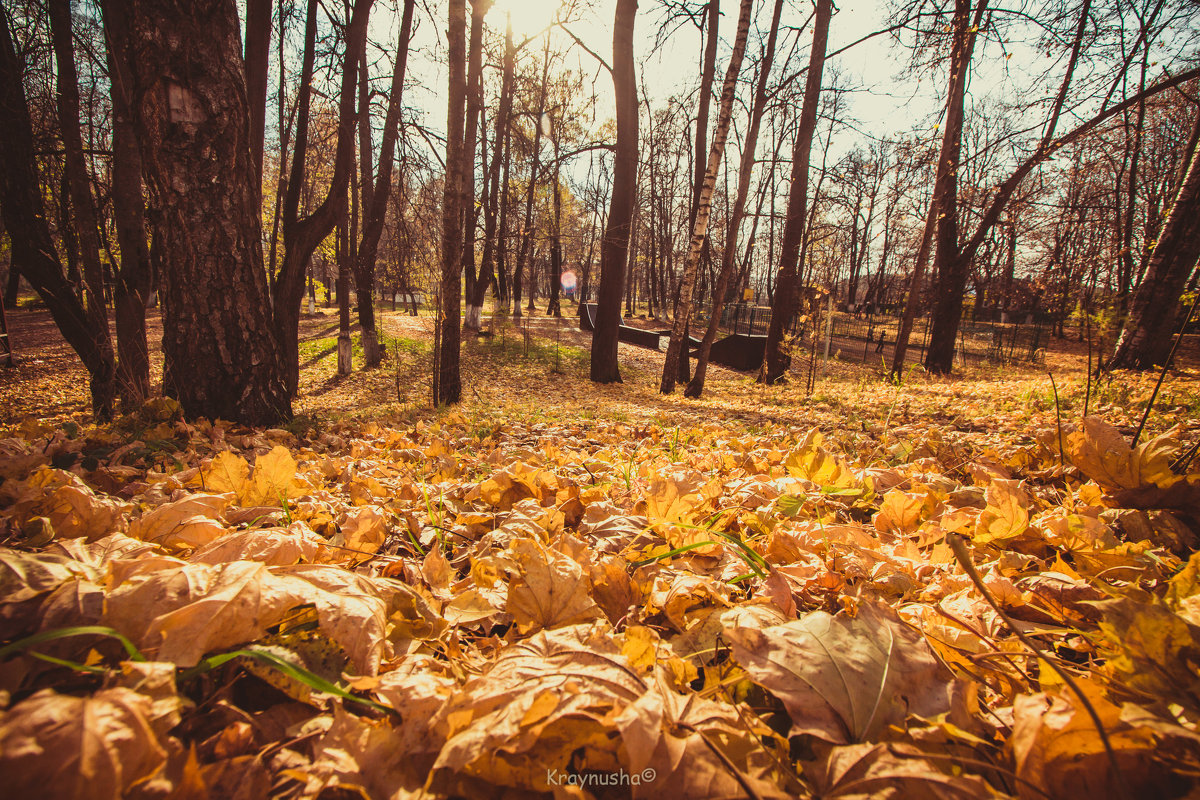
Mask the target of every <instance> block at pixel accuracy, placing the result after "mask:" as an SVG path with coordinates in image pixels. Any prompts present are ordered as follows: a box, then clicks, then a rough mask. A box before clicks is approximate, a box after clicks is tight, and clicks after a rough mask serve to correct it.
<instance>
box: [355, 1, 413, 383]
mask: <svg viewBox="0 0 1200 800" xmlns="http://www.w3.org/2000/svg"><path fill="white" fill-rule="evenodd" d="M415 7H416V0H404V13H403V16H402V18H401V21H400V36H399V38H398V39H397V41H396V66H395V68H394V69H393V71H392V87H391V92H390V93H389V95H388V107H387V114H386V116H385V117H384V121H383V142H382V144H381V145H380V150H379V169H378V170H377V173H378V174H377V175H376V176H375V183H374V186H373V188H372V189H371V192H370V203H369V204H368V203H366V202H365V201H364V203H363V223H362V241H361V242H360V243H359V246H358V258H357V259H355V262H354V264H355V267H354V272H355V283H356V284H357V287H358V319H359V323H360V324H361V327H362V338H363V356H364V359H365V361H366V366H367V367H368V368H370V367H373V366H375V365H377V364H378V363H379V361H380V359H381V358H382V356H383V351H382V349H381V348H380V346H379V333H378V331H377V330H376V327H375V307H374V305H373V301H374V298H375V259H376V257H377V256H378V253H379V239H380V237H381V236H382V235H383V225H384V222H385V221H386V219H387V204H388V200H389V198H390V197H391V191H392V169H393V166H394V163H393V162H394V161H395V160H396V141H397V139H398V137H399V131H400V109H401V108H402V107H403V105H402V102H401V101H402V98H403V97H404V75H405V72H406V71H407V68H408V45H409V41H410V39H411V38H412V21H413V11H414V9H415Z"/></svg>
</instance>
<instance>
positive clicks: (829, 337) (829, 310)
mask: <svg viewBox="0 0 1200 800" xmlns="http://www.w3.org/2000/svg"><path fill="white" fill-rule="evenodd" d="M827 297H828V298H829V302H828V303H826V304H825V360H824V361H822V362H821V379H822V380H824V378H825V372H826V371H827V370H828V369H829V345H830V344H831V343H832V342H833V292H830V293H829V294H828V295H827Z"/></svg>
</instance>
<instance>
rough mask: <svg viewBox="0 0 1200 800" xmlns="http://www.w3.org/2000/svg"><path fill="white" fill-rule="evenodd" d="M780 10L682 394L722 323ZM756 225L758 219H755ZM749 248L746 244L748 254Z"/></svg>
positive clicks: (704, 366) (779, 6)
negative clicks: (704, 324)
mask: <svg viewBox="0 0 1200 800" xmlns="http://www.w3.org/2000/svg"><path fill="white" fill-rule="evenodd" d="M782 13H783V0H775V10H774V11H773V12H772V14H771V28H770V32H769V33H768V34H767V49H766V52H765V53H764V54H763V58H762V63H761V64H759V69H758V81H757V83H756V85H755V88H754V103H753V105H752V106H751V108H750V126H749V128H747V130H746V142H745V144H744V145H743V147H742V163H741V165H740V166H739V167H738V187H737V197H736V198H735V199H734V203H733V210H732V211H731V212H730V214H729V225H728V228H727V231H726V234H725V250H724V252H723V253H722V254H721V271H720V273H719V274H718V275H717V280H716V282H715V283H714V284H713V291H712V314H711V315H710V316H709V320H708V327H707V328H706V329H705V331H704V338H703V339H701V341H700V347H699V349H698V351H697V353H696V371H695V373H693V375H692V379H691V380H690V381H689V382H688V385H687V389H686V390H684V394H685V395H686V396H687V397H699V396H700V395H701V394H702V393H703V392H704V380H705V377H706V376H707V375H708V359H709V355H710V354H711V353H712V346H713V342H714V341H715V340H716V338H717V331H718V330H719V329H720V326H721V312H722V310H724V308H725V294H726V292H728V290H729V282H730V280H732V279H733V277H734V269H735V263H734V255H735V254H734V251H735V249H736V246H737V240H738V231H739V230H740V228H741V225H742V219H743V217H745V215H746V200H747V197H748V196H749V194H750V176H751V174H752V173H753V172H754V158H755V153H756V151H757V148H758V132H759V129H760V128H761V126H762V118H763V113H764V112H765V111H766V108H767V80H768V78H769V77H770V75H771V65H772V64H773V63H774V60H775V42H776V40H777V39H778V35H779V19H780V16H781V15H782ZM754 222H755V225H757V223H758V218H757V217H755V219H754ZM750 240H751V241H753V240H754V230H753V228H752V229H751V231H750ZM749 252H750V249H749V246H747V256H748V255H749Z"/></svg>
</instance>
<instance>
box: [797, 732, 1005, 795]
mask: <svg viewBox="0 0 1200 800" xmlns="http://www.w3.org/2000/svg"><path fill="white" fill-rule="evenodd" d="M933 755H938V754H933ZM944 765H945V761H944V760H943V759H940V758H938V759H936V760H934V759H931V758H929V757H927V756H926V754H925V753H923V752H922V751H921V750H919V749H917V748H916V747H913V746H912V745H906V744H852V745H847V746H845V747H834V748H832V749H831V750H830V751H829V754H828V755H827V756H826V757H825V758H824V759H823V760H822V761H821V762H820V763H819V764H814V765H805V770H804V772H805V774H806V775H808V776H809V777H810V778H811V779H812V781H813V783H814V784H816V787H817V790H818V792H819V793H820V796H821V797H822V798H835V797H836V798H840V800H875V798H881V799H882V800H986V799H987V798H993V797H996V793H995V792H994V791H992V789H991V788H990V787H989V786H988V785H987V783H986V782H985V781H984V780H983V779H982V778H979V777H976V776H974V775H961V774H954V773H955V770H953V769H950V770H946V769H945V767H944Z"/></svg>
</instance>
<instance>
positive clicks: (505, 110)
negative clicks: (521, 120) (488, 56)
mask: <svg viewBox="0 0 1200 800" xmlns="http://www.w3.org/2000/svg"><path fill="white" fill-rule="evenodd" d="M515 67H516V48H515V47H514V46H513V35H512V21H511V19H510V20H509V22H508V25H507V26H506V29H505V32H504V65H503V67H502V71H501V79H500V107H499V110H498V111H497V112H496V120H495V126H496V131H495V134H494V137H493V139H492V161H491V164H490V166H489V167H488V172H487V176H486V180H487V182H488V185H487V203H485V208H484V216H483V255H482V258H481V261H480V264H479V276H478V278H477V279H476V281H475V292H474V294H472V295H471V296H470V297H469V298H468V300H467V306H468V307H474V308H476V309H478V310H479V311H478V312H477V313H482V309H483V300H484V295H485V294H486V292H487V289H488V286H489V285H491V284H492V282H493V281H495V280H496V277H497V273H498V271H499V270H498V269H497V266H498V265H497V256H499V255H502V254H503V252H504V251H503V249H502V247H501V246H499V243H498V242H497V241H496V224H497V216H498V214H499V213H500V212H501V209H502V208H503V204H502V203H501V189H500V167H501V162H502V161H503V154H504V152H505V151H507V149H508V135H509V118H510V117H511V115H512V86H513V72H514V70H515ZM507 192H508V187H507V186H505V188H504V195H505V196H507ZM496 294H497V296H501V297H502V296H503V294H502V293H501V292H500V291H497V292H496Z"/></svg>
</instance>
